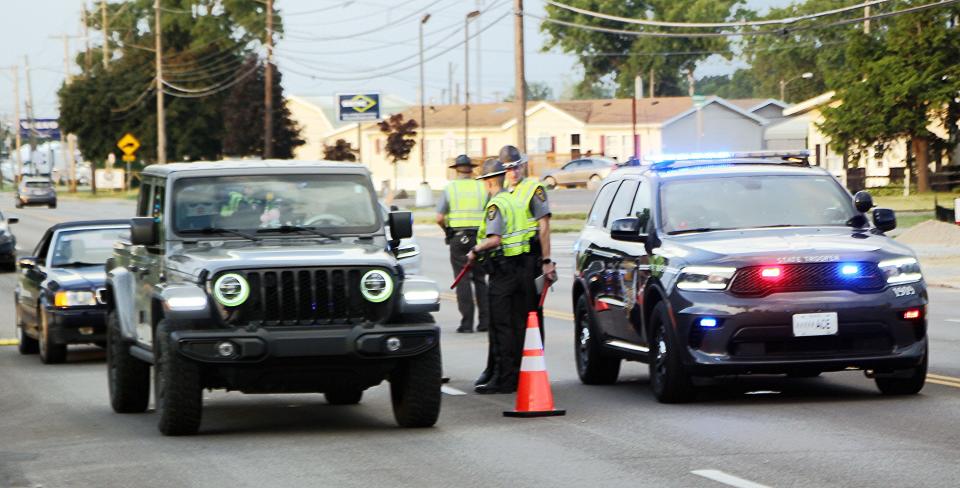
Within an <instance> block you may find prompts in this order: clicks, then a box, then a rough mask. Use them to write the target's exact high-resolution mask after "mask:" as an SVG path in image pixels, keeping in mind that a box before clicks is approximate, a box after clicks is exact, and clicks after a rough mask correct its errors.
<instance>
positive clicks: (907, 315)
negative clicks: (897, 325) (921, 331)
mask: <svg viewBox="0 0 960 488" xmlns="http://www.w3.org/2000/svg"><path fill="white" fill-rule="evenodd" d="M921 315H922V311H921V310H920V309H919V308H910V309H907V310H904V311H903V320H917V319H919V318H920V316H921Z"/></svg>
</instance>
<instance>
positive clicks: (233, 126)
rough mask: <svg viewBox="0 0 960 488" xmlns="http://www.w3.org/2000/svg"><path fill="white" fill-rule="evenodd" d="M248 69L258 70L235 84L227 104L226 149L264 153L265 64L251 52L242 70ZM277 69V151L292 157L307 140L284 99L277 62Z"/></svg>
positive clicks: (278, 155)
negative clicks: (251, 54) (302, 136)
mask: <svg viewBox="0 0 960 488" xmlns="http://www.w3.org/2000/svg"><path fill="white" fill-rule="evenodd" d="M248 70H255V71H256V72H255V73H254V75H252V76H250V77H248V78H245V79H244V80H243V81H241V82H240V83H238V84H237V85H235V86H234V87H233V88H232V89H231V90H230V92H229V95H227V99H226V100H225V101H224V104H223V110H222V114H223V128H224V135H223V153H224V154H227V155H231V156H262V155H263V146H264V144H263V133H264V130H263V122H264V120H263V113H264V104H263V85H264V75H265V69H264V64H263V63H262V62H261V61H260V60H259V59H258V58H256V57H255V56H249V57H248V58H247V60H246V61H245V62H244V68H243V69H242V71H248ZM273 70H274V76H273V123H274V129H273V155H274V157H275V158H277V159H290V158H292V157H293V151H294V149H296V148H297V147H299V146H302V145H303V144H304V143H305V142H304V140H303V139H301V138H300V128H299V127H297V124H296V123H295V122H294V121H293V120H292V119H291V118H290V117H291V116H290V109H289V108H288V107H287V104H286V103H284V98H283V86H282V85H281V82H282V75H281V73H280V72H279V71H277V67H276V66H273Z"/></svg>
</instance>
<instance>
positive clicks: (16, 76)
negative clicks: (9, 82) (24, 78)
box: [10, 66, 23, 183]
mask: <svg viewBox="0 0 960 488" xmlns="http://www.w3.org/2000/svg"><path fill="white" fill-rule="evenodd" d="M10 71H12V72H13V131H14V136H13V141H14V145H15V146H16V150H17V172H16V174H14V175H13V181H14V183H18V182H19V181H20V175H21V174H23V157H22V156H21V155H20V146H21V145H22V144H23V142H22V140H21V138H20V67H19V66H11V67H10Z"/></svg>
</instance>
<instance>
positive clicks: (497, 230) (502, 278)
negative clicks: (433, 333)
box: [467, 158, 531, 394]
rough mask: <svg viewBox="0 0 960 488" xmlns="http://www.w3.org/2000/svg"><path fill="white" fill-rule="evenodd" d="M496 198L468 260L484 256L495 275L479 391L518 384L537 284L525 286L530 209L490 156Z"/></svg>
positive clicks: (488, 173)
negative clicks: (509, 187) (505, 185)
mask: <svg viewBox="0 0 960 488" xmlns="http://www.w3.org/2000/svg"><path fill="white" fill-rule="evenodd" d="M481 173H482V176H480V177H479V179H481V180H482V181H483V184H484V187H485V188H486V190H487V194H488V195H489V196H490V201H489V202H488V203H487V206H486V210H485V213H484V217H483V221H482V222H481V223H480V229H479V230H478V233H477V245H475V246H474V247H473V249H471V250H470V252H469V253H467V262H469V263H474V262H476V261H477V260H478V259H479V260H480V262H481V264H482V265H483V266H484V268H485V269H486V270H487V273H488V274H489V276H490V280H489V294H490V349H489V351H488V355H489V357H488V360H487V370H486V371H484V374H483V375H481V377H480V378H479V379H478V380H477V381H478V384H477V385H476V387H475V388H474V390H475V391H476V392H477V393H481V394H487V393H513V392H515V391H516V390H517V378H518V375H519V372H520V359H521V355H522V353H523V337H524V331H525V325H524V322H525V320H526V315H527V311H528V310H530V308H529V306H528V304H529V302H530V300H531V297H530V294H531V290H530V289H529V287H527V286H525V284H526V282H525V280H524V277H525V276H526V270H525V264H526V262H527V261H528V259H529V258H528V257H527V254H528V253H529V252H530V246H529V241H528V240H527V239H525V236H524V234H525V233H526V215H525V214H524V211H523V207H522V206H521V205H520V204H519V202H518V201H517V200H516V198H515V197H514V196H513V195H512V194H511V193H510V192H508V191H506V190H505V189H504V188H503V183H504V173H506V170H505V169H504V167H503V164H502V163H500V161H497V160H496V159H492V158H491V159H488V160H487V161H485V162H484V163H483V168H482V170H481Z"/></svg>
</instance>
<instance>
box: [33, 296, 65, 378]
mask: <svg viewBox="0 0 960 488" xmlns="http://www.w3.org/2000/svg"><path fill="white" fill-rule="evenodd" d="M37 318H39V319H40V339H39V343H40V361H42V362H43V364H60V363H62V362H64V361H66V360H67V345H66V344H55V343H54V342H53V338H52V337H50V319H49V318H48V317H47V313H46V312H44V310H43V307H42V306H41V307H39V308H37Z"/></svg>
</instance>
